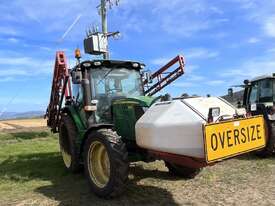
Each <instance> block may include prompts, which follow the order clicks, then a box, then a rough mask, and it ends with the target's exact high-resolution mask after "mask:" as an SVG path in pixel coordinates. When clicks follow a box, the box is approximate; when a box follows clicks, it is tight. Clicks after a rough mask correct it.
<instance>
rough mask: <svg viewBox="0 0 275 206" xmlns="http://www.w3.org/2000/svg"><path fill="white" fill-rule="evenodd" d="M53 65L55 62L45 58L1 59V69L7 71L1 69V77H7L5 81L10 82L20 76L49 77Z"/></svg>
mask: <svg viewBox="0 0 275 206" xmlns="http://www.w3.org/2000/svg"><path fill="white" fill-rule="evenodd" d="M53 64H54V61H53V60H45V59H43V58H41V59H40V58H34V57H12V56H10V57H1V58H0V67H1V68H5V69H1V72H0V77H5V78H6V80H5V81H8V80H13V79H12V78H13V77H18V76H37V75H45V74H46V75H48V74H51V73H52V70H53ZM9 78H10V79H9Z"/></svg>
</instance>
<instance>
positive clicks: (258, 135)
mask: <svg viewBox="0 0 275 206" xmlns="http://www.w3.org/2000/svg"><path fill="white" fill-rule="evenodd" d="M260 127H261V125H259V124H257V126H256V128H257V138H258V139H262V137H261V136H260V132H261V131H260V129H259V128H260Z"/></svg>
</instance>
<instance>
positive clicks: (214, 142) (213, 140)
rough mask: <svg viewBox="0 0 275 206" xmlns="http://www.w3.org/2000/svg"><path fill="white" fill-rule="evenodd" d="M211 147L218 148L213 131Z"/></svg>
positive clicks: (216, 138) (214, 149)
mask: <svg viewBox="0 0 275 206" xmlns="http://www.w3.org/2000/svg"><path fill="white" fill-rule="evenodd" d="M214 144H215V146H214ZM211 147H212V149H213V151H216V150H217V149H218V137H217V135H216V134H215V133H213V134H212V135H211Z"/></svg>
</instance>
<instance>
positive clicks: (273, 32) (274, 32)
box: [264, 15, 275, 37]
mask: <svg viewBox="0 0 275 206" xmlns="http://www.w3.org/2000/svg"><path fill="white" fill-rule="evenodd" d="M264 30H265V33H266V34H267V35H268V36H270V37H275V15H274V16H271V17H269V18H267V19H266V20H265V22H264Z"/></svg>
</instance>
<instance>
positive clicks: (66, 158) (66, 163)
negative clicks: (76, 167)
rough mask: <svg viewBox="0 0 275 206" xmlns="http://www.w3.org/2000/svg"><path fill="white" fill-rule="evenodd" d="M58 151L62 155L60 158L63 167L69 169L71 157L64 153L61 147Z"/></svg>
mask: <svg viewBox="0 0 275 206" xmlns="http://www.w3.org/2000/svg"><path fill="white" fill-rule="evenodd" d="M60 150H61V154H62V158H63V162H64V164H65V166H66V167H67V168H70V166H71V164H72V156H71V155H70V154H69V153H68V152H66V151H65V149H64V148H63V147H61V148H60Z"/></svg>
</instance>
